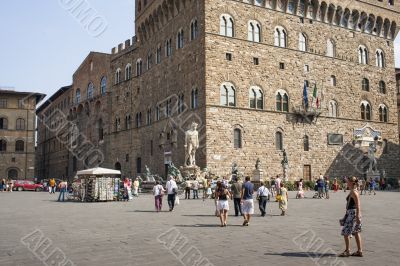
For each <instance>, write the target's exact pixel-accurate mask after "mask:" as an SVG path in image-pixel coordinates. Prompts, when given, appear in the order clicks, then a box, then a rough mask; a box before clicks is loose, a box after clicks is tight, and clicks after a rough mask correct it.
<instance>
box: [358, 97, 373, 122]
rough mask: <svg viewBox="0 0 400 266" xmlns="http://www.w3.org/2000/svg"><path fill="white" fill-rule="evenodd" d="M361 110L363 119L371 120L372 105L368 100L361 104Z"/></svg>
mask: <svg viewBox="0 0 400 266" xmlns="http://www.w3.org/2000/svg"><path fill="white" fill-rule="evenodd" d="M360 111H361V119H362V120H367V121H370V120H371V105H370V104H369V102H367V101H362V102H361V105H360Z"/></svg>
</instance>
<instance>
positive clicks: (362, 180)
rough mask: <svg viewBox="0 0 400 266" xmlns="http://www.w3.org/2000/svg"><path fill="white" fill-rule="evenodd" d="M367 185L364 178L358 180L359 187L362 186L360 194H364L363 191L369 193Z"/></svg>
mask: <svg viewBox="0 0 400 266" xmlns="http://www.w3.org/2000/svg"><path fill="white" fill-rule="evenodd" d="M365 185H366V182H365V180H364V179H363V178H360V179H359V180H358V187H359V188H360V195H362V194H363V192H364V194H367V190H366V187H365Z"/></svg>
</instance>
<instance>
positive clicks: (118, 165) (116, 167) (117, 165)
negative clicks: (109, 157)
mask: <svg viewBox="0 0 400 266" xmlns="http://www.w3.org/2000/svg"><path fill="white" fill-rule="evenodd" d="M114 168H115V170H119V171H121V168H122V167H121V164H120V163H119V162H116V163H115V166H114Z"/></svg>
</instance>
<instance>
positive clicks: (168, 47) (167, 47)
mask: <svg viewBox="0 0 400 266" xmlns="http://www.w3.org/2000/svg"><path fill="white" fill-rule="evenodd" d="M165 55H166V56H167V57H170V56H171V55H172V39H171V38H170V39H168V40H166V41H165Z"/></svg>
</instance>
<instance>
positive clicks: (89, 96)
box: [86, 82, 94, 99]
mask: <svg viewBox="0 0 400 266" xmlns="http://www.w3.org/2000/svg"><path fill="white" fill-rule="evenodd" d="M93 90H94V85H93V83H92V82H90V83H89V85H88V87H87V92H86V97H87V99H92V98H93Z"/></svg>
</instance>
